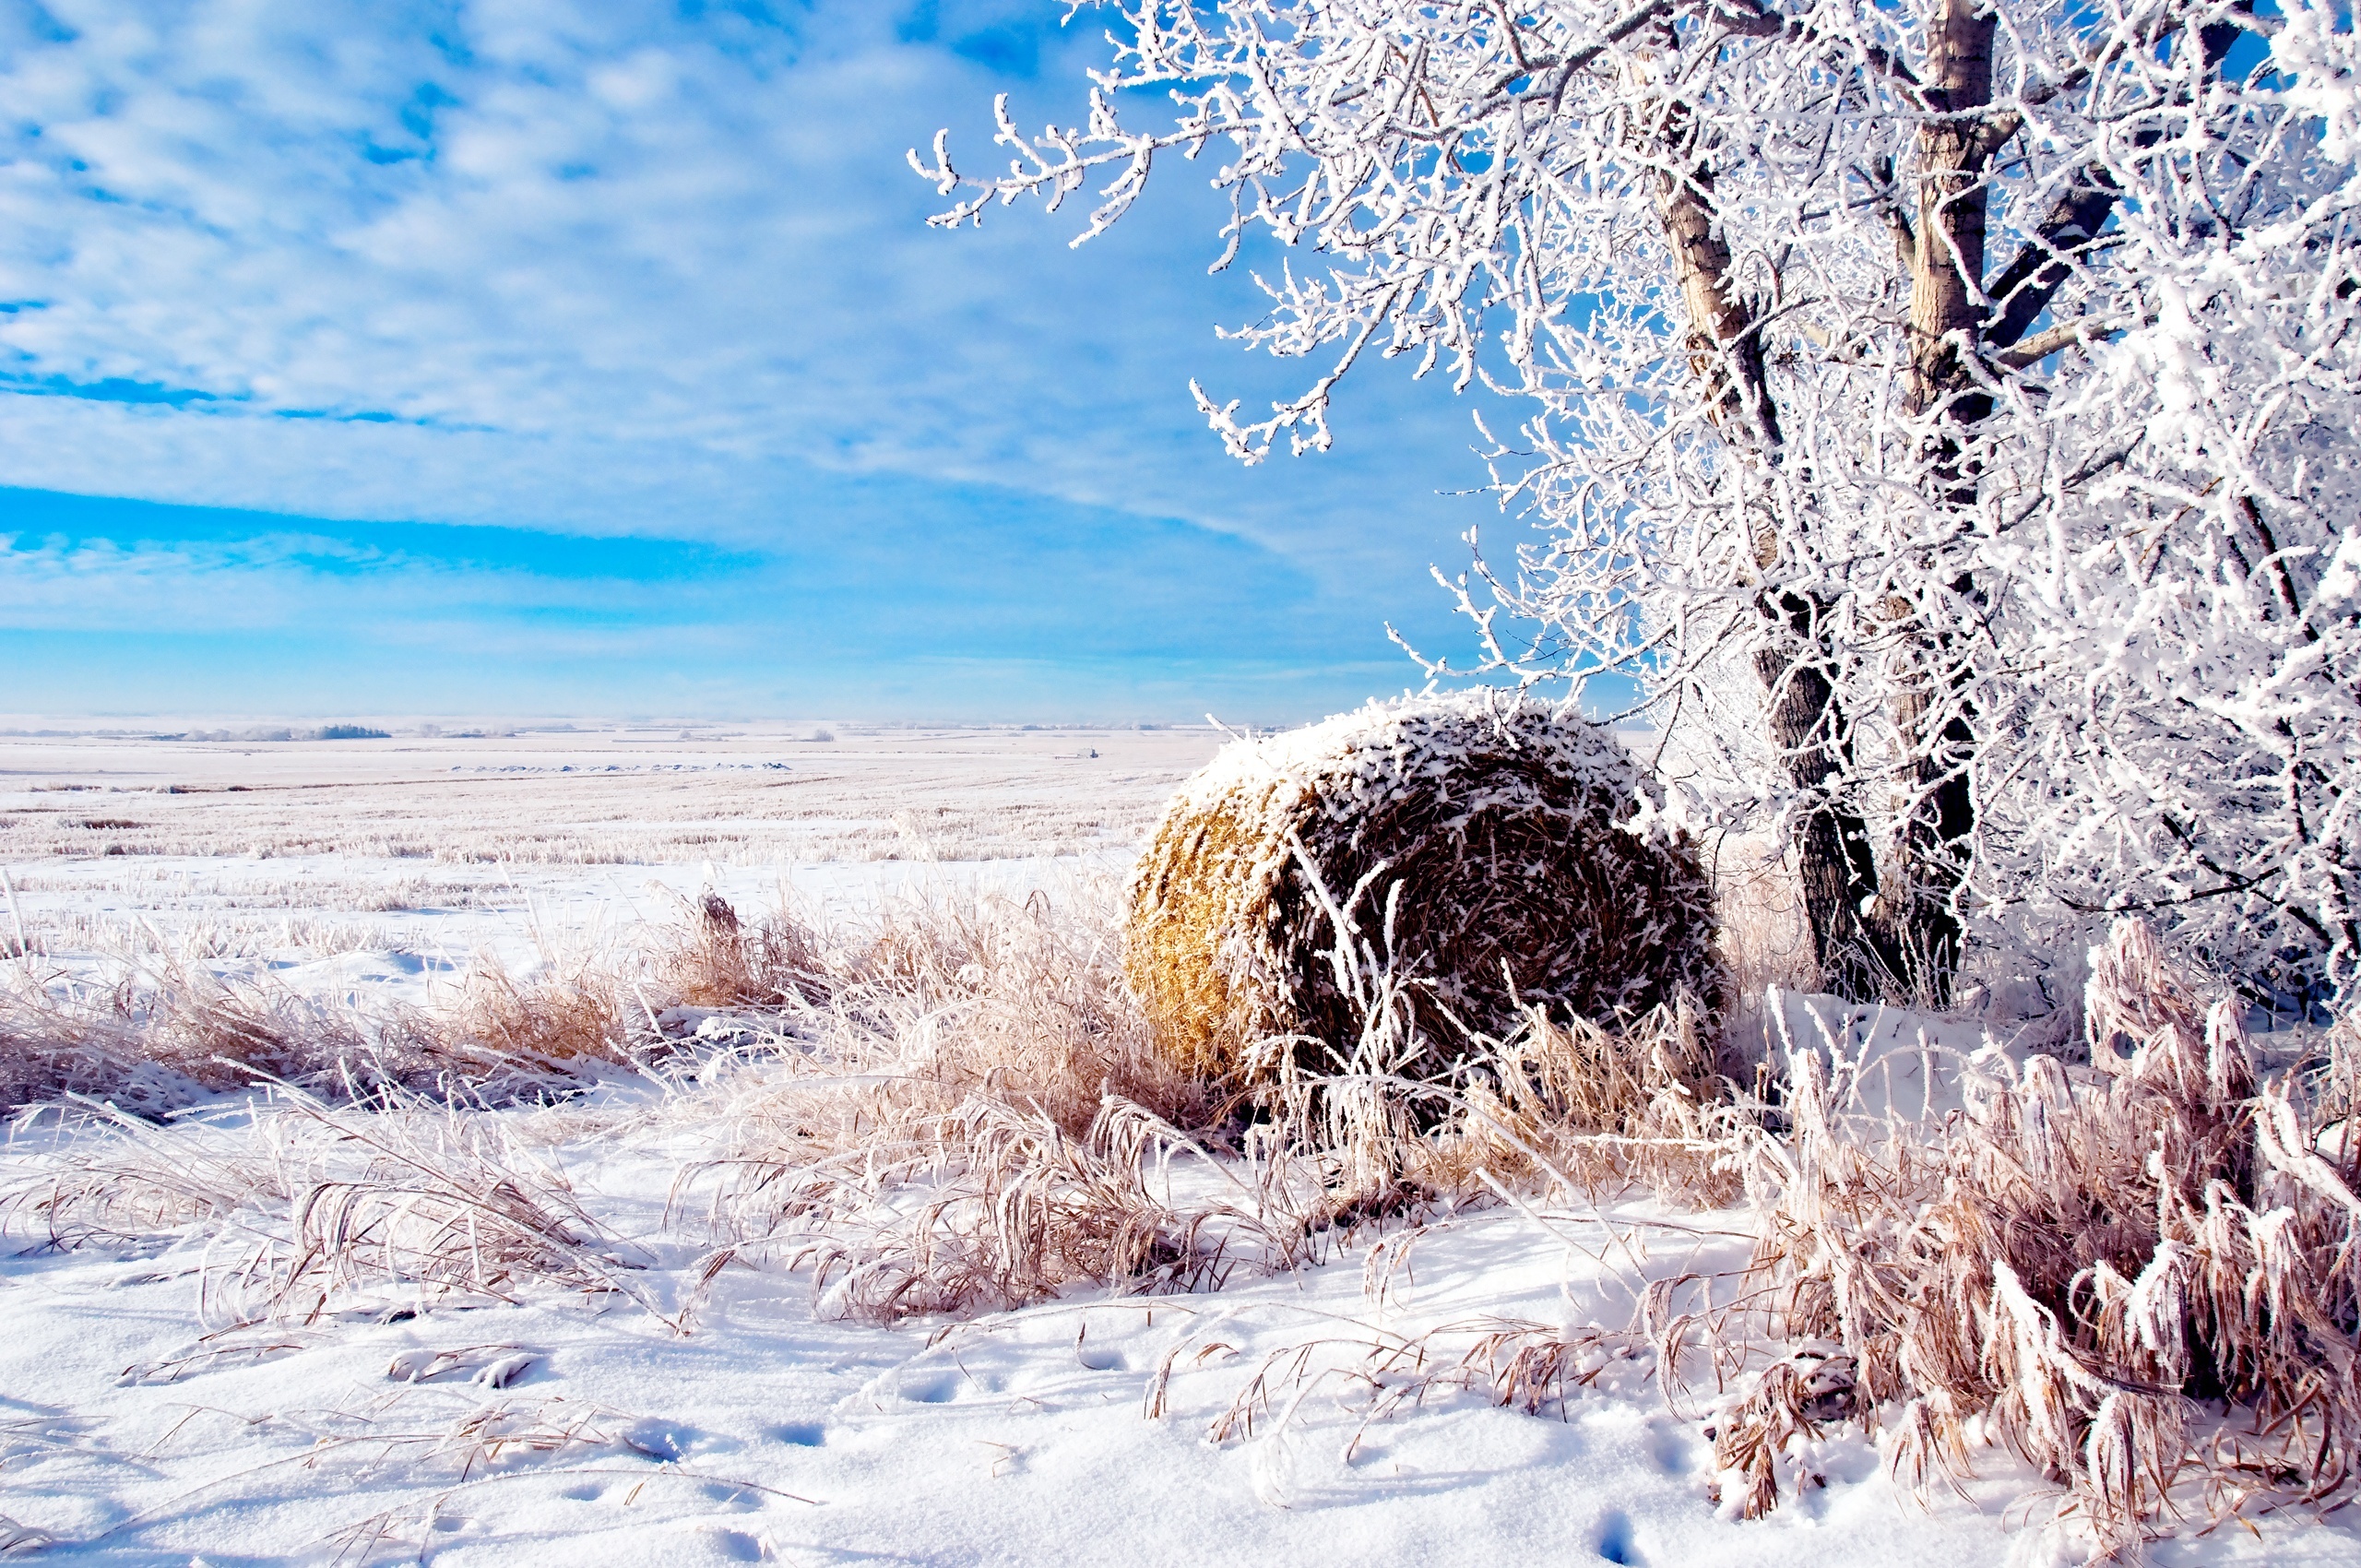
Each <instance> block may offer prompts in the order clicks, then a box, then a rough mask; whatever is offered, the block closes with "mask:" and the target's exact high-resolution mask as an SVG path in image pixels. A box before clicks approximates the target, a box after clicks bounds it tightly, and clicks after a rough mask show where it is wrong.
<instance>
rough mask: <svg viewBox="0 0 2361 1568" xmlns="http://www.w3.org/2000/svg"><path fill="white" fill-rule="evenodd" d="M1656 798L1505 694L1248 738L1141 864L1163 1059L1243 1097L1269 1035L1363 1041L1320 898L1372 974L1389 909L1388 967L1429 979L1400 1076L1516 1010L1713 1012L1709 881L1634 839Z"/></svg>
mask: <svg viewBox="0 0 2361 1568" xmlns="http://www.w3.org/2000/svg"><path fill="white" fill-rule="evenodd" d="M1643 791H1644V783H1643V773H1642V770H1641V769H1640V767H1639V766H1637V764H1636V763H1635V762H1634V761H1633V760H1632V758H1631V756H1630V754H1628V753H1626V752H1625V751H1624V750H1623V748H1622V747H1621V746H1620V745H1619V744H1618V743H1617V742H1616V741H1615V740H1614V738H1613V737H1612V736H1611V735H1610V734H1609V733H1608V731H1605V730H1604V729H1602V728H1600V727H1598V726H1596V725H1592V724H1589V723H1586V722H1584V721H1583V720H1582V719H1578V718H1575V717H1572V716H1571V715H1569V714H1566V713H1565V712H1563V711H1562V710H1560V708H1558V707H1555V706H1553V705H1550V704H1547V703H1542V702H1538V701H1534V700H1531V699H1529V698H1519V697H1517V696H1514V695H1509V694H1504V693H1498V692H1491V691H1483V690H1478V691H1472V692H1462V693H1454V694H1450V695H1438V696H1424V697H1414V698H1404V699H1401V700H1398V701H1394V702H1387V703H1372V704H1371V705H1370V706H1369V707H1365V708H1362V709H1360V710H1359V711H1358V712H1354V713H1348V714H1345V715H1342V716H1340V717H1337V718H1335V719H1328V720H1326V721H1325V722H1323V723H1321V724H1317V725H1313V726H1311V727H1310V728H1309V729H1304V730H1299V731H1293V732H1290V733H1287V734H1283V735H1277V736H1273V737H1268V738H1264V739H1259V740H1258V739H1247V740H1240V741H1237V742H1232V743H1231V744H1229V745H1228V746H1226V747H1224V748H1223V750H1222V751H1221V752H1220V754H1217V755H1216V757H1215V759H1214V761H1213V762H1212V763H1211V764H1209V765H1208V766H1206V767H1205V768H1204V771H1202V772H1201V773H1199V774H1197V775H1196V776H1195V777H1194V778H1192V779H1190V780H1189V781H1188V782H1187V783H1186V784H1184V785H1183V786H1182V787H1181V791H1180V793H1179V794H1178V795H1176V796H1175V797H1174V799H1173V801H1172V802H1171V803H1170V805H1169V806H1168V807H1167V808H1166V811H1165V814H1164V817H1163V820H1162V821H1161V822H1160V823H1159V824H1158V825H1157V830H1156V833H1155V836H1154V837H1152V838H1151V839H1150V841H1149V843H1148V846H1147V849H1146V850H1145V853H1144V854H1143V855H1142V857H1141V859H1140V862H1139V865H1138V867H1137V869H1136V870H1135V871H1134V873H1133V880H1132V885H1131V889H1130V895H1131V897H1130V906H1131V913H1130V921H1129V927H1128V930H1127V933H1126V943H1125V950H1124V967H1125V972H1126V975H1127V978H1128V979H1129V980H1130V981H1131V984H1132V988H1133V991H1134V992H1136V993H1137V994H1138V996H1139V998H1140V1000H1141V1002H1142V1004H1143V1005H1144V1006H1145V1009H1146V1011H1147V1014H1148V1016H1149V1018H1150V1019H1151V1021H1152V1022H1153V1023H1154V1025H1155V1027H1156V1029H1157V1037H1158V1039H1159V1041H1160V1042H1161V1044H1162V1047H1163V1049H1164V1050H1166V1051H1168V1052H1169V1053H1170V1054H1171V1055H1172V1056H1173V1057H1174V1058H1175V1059H1176V1060H1177V1061H1178V1062H1179V1063H1181V1064H1182V1065H1184V1066H1186V1067H1187V1068H1189V1069H1190V1070H1191V1071H1192V1072H1195V1073H1198V1074H1200V1075H1204V1076H1207V1077H1219V1078H1227V1079H1229V1080H1232V1081H1238V1082H1242V1081H1245V1080H1248V1079H1251V1078H1252V1077H1254V1076H1255V1075H1256V1073H1255V1070H1254V1069H1253V1068H1252V1067H1251V1066H1249V1065H1248V1063H1247V1062H1246V1056H1247V1053H1248V1052H1249V1048H1251V1047H1252V1046H1254V1045H1255V1043H1256V1042H1258V1041H1267V1040H1269V1039H1274V1038H1275V1037H1283V1036H1299V1037H1303V1039H1301V1040H1300V1041H1299V1043H1298V1045H1297V1046H1296V1047H1295V1050H1296V1054H1297V1060H1298V1061H1299V1062H1300V1063H1302V1064H1303V1065H1304V1066H1306V1067H1307V1068H1309V1069H1311V1070H1315V1071H1324V1070H1333V1068H1334V1065H1335V1062H1336V1061H1338V1060H1340V1059H1341V1058H1342V1057H1344V1056H1347V1055H1349V1054H1350V1053H1351V1052H1352V1051H1353V1049H1354V1046H1355V1043H1356V1041H1357V1040H1358V1039H1359V1038H1360V1035H1361V1030H1362V1028H1363V1025H1364V1022H1365V1020H1366V1017H1367V1015H1368V1007H1367V1004H1365V1003H1363V1004H1355V1002H1354V1001H1353V999H1352V998H1351V996H1350V995H1349V994H1348V993H1347V991H1346V990H1345V989H1343V988H1341V987H1340V984H1339V980H1340V977H1339V975H1338V973H1337V969H1336V965H1335V958H1334V956H1333V954H1334V952H1335V945H1336V943H1335V918H1334V916H1333V915H1332V914H1330V913H1329V912H1328V910H1327V909H1326V908H1325V904H1327V903H1333V904H1334V905H1335V907H1336V908H1337V909H1340V910H1342V912H1343V913H1344V914H1345V915H1346V917H1347V925H1348V926H1349V927H1351V928H1352V929H1353V930H1355V931H1356V932H1358V937H1357V940H1356V946H1355V950H1356V951H1357V952H1359V953H1362V954H1363V955H1364V965H1363V967H1364V972H1366V971H1367V970H1368V969H1369V968H1371V967H1372V962H1371V961H1372V960H1373V961H1374V965H1375V966H1382V965H1383V964H1385V962H1386V961H1387V956H1388V948H1387V945H1386V935H1385V932H1386V928H1387V918H1388V917H1387V907H1388V902H1389V899H1391V900H1392V904H1393V914H1392V948H1391V968H1392V971H1393V973H1394V975H1395V976H1396V977H1413V978H1415V979H1416V980H1417V982H1418V983H1417V984H1416V985H1415V986H1413V987H1412V988H1411V990H1410V992H1409V993H1408V996H1407V999H1406V1003H1405V1004H1404V1007H1405V1009H1406V1012H1407V1015H1408V1016H1407V1027H1406V1031H1405V1033H1404V1035H1403V1037H1402V1038H1403V1039H1405V1040H1406V1044H1407V1049H1406V1050H1401V1049H1397V1050H1395V1051H1389V1052H1388V1054H1389V1056H1390V1057H1391V1058H1392V1059H1393V1062H1394V1063H1395V1064H1396V1070H1414V1071H1427V1072H1431V1071H1435V1070H1439V1069H1441V1068H1443V1067H1447V1066H1449V1065H1450V1064H1451V1063H1453V1062H1455V1061H1456V1060H1458V1059H1459V1057H1460V1056H1461V1055H1462V1054H1463V1053H1464V1052H1465V1050H1466V1049H1467V1046H1468V1031H1469V1030H1470V1029H1474V1030H1478V1031H1481V1032H1483V1033H1485V1034H1488V1035H1492V1036H1494V1037H1496V1038H1497V1037H1501V1036H1504V1035H1506V1034H1507V1033H1509V1032H1510V1031H1512V1030H1513V1029H1514V1028H1517V1027H1518V1026H1519V1024H1520V1023H1521V1022H1522V1021H1523V1018H1524V1014H1523V1013H1522V1012H1521V1011H1520V1008H1519V1003H1520V1002H1521V1003H1522V1004H1525V1006H1528V1007H1537V1008H1539V1009H1541V1010H1542V1011H1543V1012H1544V1013H1545V1014H1547V1015H1548V1016H1553V1017H1558V1018H1583V1019H1586V1020H1591V1021H1594V1022H1603V1023H1609V1024H1612V1023H1614V1022H1616V1021H1618V1020H1619V1019H1629V1018H1631V1017H1634V1016H1638V1015H1640V1014H1643V1013H1645V1012H1647V1011H1648V1010H1649V1009H1651V1008H1653V1007H1655V1006H1656V1005H1657V1004H1662V1003H1668V1002H1671V1001H1673V1000H1674V999H1675V998H1676V997H1677V996H1679V995H1680V994H1681V993H1683V992H1686V993H1688V994H1689V995H1690V996H1691V997H1692V998H1694V999H1695V1000H1696V1001H1698V1002H1700V1003H1702V1004H1704V1005H1705V1006H1707V1007H1708V1008H1712V1007H1715V1006H1718V1004H1719V1002H1720V1000H1721V995H1720V993H1721V990H1722V985H1721V975H1720V966H1719V961H1718V959H1717V957H1716V956H1715V954H1714V947H1713V929H1714V920H1713V889H1712V885H1711V881H1710V879H1709V877H1708V875H1707V873H1706V871H1705V869H1704V867H1703V864H1702V862H1701V861H1700V859H1699V857H1698V855H1697V853H1696V851H1695V849H1693V848H1692V847H1691V845H1690V844H1689V843H1688V842H1686V841H1685V840H1683V839H1681V838H1679V837H1678V836H1676V835H1673V834H1670V833H1668V832H1667V831H1665V830H1663V829H1662V827H1661V826H1659V827H1658V828H1657V829H1656V830H1655V831H1654V832H1650V833H1643V832H1636V831H1631V829H1632V828H1636V827H1639V826H1642V824H1641V822H1640V820H1639V819H1640V818H1641V817H1642V816H1643V815H1646V814H1648V813H1647V812H1645V811H1643V805H1642V799H1643ZM1619 825H1620V826H1619ZM1307 868H1310V870H1311V871H1312V872H1316V882H1315V880H1314V879H1313V877H1312V876H1311V875H1308V874H1307ZM1397 885H1398V887H1397ZM1323 889H1324V891H1325V900H1324V901H1323ZM1267 1059H1268V1052H1267V1051H1264V1052H1262V1053H1260V1054H1259V1055H1258V1057H1257V1060H1267Z"/></svg>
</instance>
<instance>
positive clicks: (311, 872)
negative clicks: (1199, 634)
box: [0, 726, 1220, 1002]
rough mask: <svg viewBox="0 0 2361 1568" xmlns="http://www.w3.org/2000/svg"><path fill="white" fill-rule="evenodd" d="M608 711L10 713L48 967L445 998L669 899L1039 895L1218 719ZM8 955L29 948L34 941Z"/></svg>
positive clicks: (628, 925)
mask: <svg viewBox="0 0 2361 1568" xmlns="http://www.w3.org/2000/svg"><path fill="white" fill-rule="evenodd" d="M809 732H810V727H780V726H771V727H748V728H720V727H709V728H701V729H695V730H688V731H682V730H679V729H677V728H670V727H667V728H663V729H647V728H637V729H635V728H621V727H618V728H611V729H604V730H597V731H527V732H523V733H519V734H516V735H502V736H492V737H482V738H471V737H456V736H454V737H442V736H437V737H424V736H417V735H404V736H398V737H396V738H393V739H388V740H375V741H324V742H186V741H172V740H160V739H138V738H125V737H119V736H101V735H97V734H89V733H85V734H80V735H41V736H34V735H23V734H17V735H0V867H6V870H7V873H8V875H9V878H10V880H11V882H12V884H13V886H14V891H15V898H14V908H13V909H11V910H9V911H6V915H5V919H6V921H8V922H9V923H5V924H0V942H5V943H9V944H13V942H14V940H15V924H14V922H15V921H21V922H22V925H23V928H24V932H25V936H26V938H27V939H28V942H29V944H30V946H31V948H32V949H33V951H34V953H35V954H36V955H38V956H39V961H40V962H41V963H42V966H43V968H44V969H45V970H46V971H47V972H48V973H49V974H50V975H51V976H52V977H53V978H54V979H58V980H74V981H84V980H88V981H103V982H105V983H110V984H112V983H113V981H114V980H117V979H120V978H121V977H122V976H123V975H124V973H125V970H126V968H132V967H136V966H137V965H138V964H140V963H141V962H142V961H143V960H145V961H161V960H170V961H173V962H182V963H195V964H197V965H200V966H202V967H203V968H206V969H207V970H208V971H209V972H211V973H213V974H214V975H216V976H217V977H219V978H223V979H248V980H269V981H271V982H273V983H275V984H277V985H280V986H284V987H288V988H291V989H294V990H297V991H301V992H305V993H308V994H324V995H325V994H342V993H351V994H355V995H356V996H357V995H359V994H361V993H364V992H366V993H370V994H374V995H382V996H386V997H395V998H399V999H401V1000H405V1001H410V1002H419V1001H423V1000H425V999H426V993H427V992H428V991H429V990H431V981H432V980H433V978H434V977H435V976H437V975H439V974H449V973H452V972H454V971H457V970H460V969H464V968H467V967H468V966H469V964H470V963H473V962H477V961H486V962H490V963H492V964H495V965H497V966H499V967H501V968H505V969H508V970H510V971H511V972H517V973H528V972H531V971H533V970H535V969H537V968H540V967H543V966H544V965H546V964H548V963H550V962H552V961H553V960H555V959H557V958H559V957H561V956H564V957H570V958H574V959H577V960H578V959H580V958H582V957H585V956H588V955H590V954H592V953H595V952H597V951H599V950H600V949H602V948H604V947H607V946H610V945H612V944H618V943H623V942H627V941H629V940H631V939H633V938H634V937H635V936H637V935H639V934H640V933H641V932H643V930H644V928H645V927H647V925H649V924H651V923H654V924H661V923H664V922H666V921H670V920H672V919H674V918H676V917H677V915H678V913H679V909H680V905H679V903H678V901H677V898H676V897H673V896H674V895H678V896H694V895H695V894H696V893H698V892H699V891H700V890H701V889H703V888H705V887H707V886H710V887H712V888H713V889H714V890H715V891H717V892H718V893H720V894H721V895H722V896H723V897H726V898H729V899H730V901H731V902H732V903H733V904H736V905H738V906H740V907H741V908H743V909H749V910H750V911H753V910H761V909H769V908H771V907H774V906H776V905H777V904H778V903H780V902H781V901H782V900H783V899H786V898H790V897H791V898H793V899H795V900H798V901H800V902H801V903H803V904H805V905H807V906H808V907H810V908H811V909H813V911H814V912H816V913H818V914H820V915H823V916H825V915H828V914H830V913H833V912H841V911H844V910H848V909H865V908H867V907H869V906H871V905H873V903H874V901H875V899H876V897H877V896H878V895H879V894H880V893H883V892H886V891H890V890H896V889H908V888H909V887H911V886H913V885H950V886H984V887H991V888H1001V889H1008V888H1016V889H1024V888H1028V887H1030V886H1033V885H1038V884H1039V883H1041V882H1042V881H1044V880H1054V879H1055V878H1056V877H1058V876H1059V875H1060V874H1061V873H1060V871H1059V868H1060V867H1061V866H1065V867H1081V866H1086V865H1096V864H1104V863H1107V862H1109V861H1114V862H1120V861H1122V860H1124V859H1127V858H1128V856H1129V855H1130V853H1131V852H1132V849H1133V846H1134V845H1135V844H1136V843H1137V842H1138V840H1139V838H1140V837H1142V836H1143V835H1144V834H1145V831H1146V828H1147V826H1148V825H1149V824H1150V823H1151V822H1152V821H1153V820H1154V817H1155V814H1156V813H1157V810H1158V809H1159V808H1160V807H1161V805H1162V803H1163V801H1164V798H1165V796H1166V795H1167V794H1169V791H1170V790H1171V788H1172V786H1173V784H1174V783H1175V782H1176V781H1177V780H1178V779H1179V778H1181V777H1183V776H1184V775H1185V774H1187V773H1188V772H1189V771H1191V770H1192V769H1193V768H1194V767H1196V766H1198V765H1199V764H1200V763H1202V762H1203V761H1204V758H1205V757H1206V756H1207V755H1209V754H1211V752H1212V751H1213V749H1214V747H1215V745H1216V743H1217V742H1218V741H1219V739H1220V737H1219V735H1218V733H1217V732H1216V731H1212V730H1211V729H1209V728H1202V727H1190V728H1178V729H1165V730H1150V731H1138V730H1050V731H1042V730H1013V729H1007V728H993V729H980V728H966V729H956V728H944V729H932V730H921V729H862V728H855V727H848V726H836V727H835V728H834V730H833V731H832V735H833V737H834V738H831V739H828V740H824V741H813V740H808V739H803V738H801V736H802V735H803V734H806V733H809ZM12 950H13V949H12Z"/></svg>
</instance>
